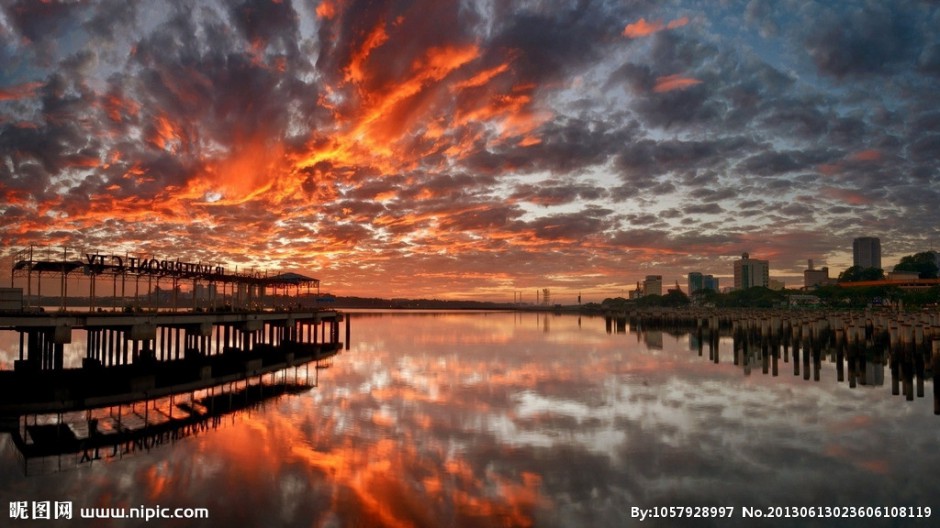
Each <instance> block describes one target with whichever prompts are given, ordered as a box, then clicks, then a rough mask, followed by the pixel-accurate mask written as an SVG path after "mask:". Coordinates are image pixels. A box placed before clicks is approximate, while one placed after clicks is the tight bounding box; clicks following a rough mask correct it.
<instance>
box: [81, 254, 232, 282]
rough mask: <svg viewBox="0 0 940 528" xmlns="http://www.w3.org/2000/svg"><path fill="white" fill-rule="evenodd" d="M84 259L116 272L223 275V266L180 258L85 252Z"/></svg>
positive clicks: (95, 268) (90, 264) (95, 266)
mask: <svg viewBox="0 0 940 528" xmlns="http://www.w3.org/2000/svg"><path fill="white" fill-rule="evenodd" d="M85 259H86V260H87V262H88V265H89V266H90V267H91V268H92V270H103V269H104V268H105V267H108V268H109V269H111V270H113V271H116V272H118V273H124V272H127V273H139V274H152V275H199V276H204V277H210V276H219V275H225V267H223V266H212V265H210V264H202V263H197V262H183V261H181V260H180V259H176V260H170V259H163V260H157V259H155V258H151V259H148V258H139V257H121V256H119V255H99V254H97V253H95V254H92V253H86V254H85Z"/></svg>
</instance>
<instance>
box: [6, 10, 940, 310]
mask: <svg viewBox="0 0 940 528" xmlns="http://www.w3.org/2000/svg"><path fill="white" fill-rule="evenodd" d="M937 27H940V6H938V4H937V3H931V2H916V1H913V0H912V1H899V2H869V3H863V2H855V1H840V2H823V1H800V0H797V1H795V2H791V3H785V4H784V3H774V2H748V1H744V0H742V1H736V0H732V1H729V2H721V3H715V4H709V5H708V6H707V10H706V9H704V7H703V4H701V3H700V2H692V1H689V0H679V1H677V2H670V3H663V2H649V1H646V0H630V1H613V0H608V1H597V2H590V3H566V2H535V3H530V2H462V1H457V0H416V1H413V2H398V1H393V0H377V1H374V2H368V3H361V2H350V1H347V0H321V1H317V0H314V1H311V2H299V1H297V0H283V1H279V2H272V1H269V0H245V1H244V2H238V3H237V4H233V3H230V2H224V1H222V0H204V1H191V2H187V1H186V0H184V1H183V2H181V3H179V2H170V1H165V0H154V1H152V2H120V1H113V0H89V1H87V2H66V1H60V0H52V1H50V2H25V1H24V2H5V3H3V5H2V6H0V64H2V65H3V67H2V68H0V217H2V218H3V222H2V223H0V261H2V262H7V261H8V260H9V258H10V252H11V251H12V250H14V249H19V248H23V247H28V246H29V245H31V244H34V245H39V246H50V247H57V248H61V247H63V246H67V247H69V248H72V249H74V250H75V251H76V252H77V253H78V252H82V251H96V250H98V251H102V252H108V253H120V254H123V253H132V254H136V255H141V256H148V257H149V256H151V255H152V256H155V257H156V258H160V259H162V258H170V257H176V256H180V257H182V258H185V259H187V260H188V261H190V262H210V263H219V264H221V265H225V266H226V267H228V268H230V269H234V267H235V266H238V267H239V268H240V269H250V268H256V269H273V270H283V271H291V272H296V273H300V274H303V275H306V276H311V277H316V278H318V279H320V280H322V284H323V289H324V291H328V292H330V293H334V294H337V295H358V296H381V297H399V298H442V299H455V298H461V299H471V300H496V301H510V300H512V299H513V298H514V297H515V295H516V293H515V292H525V295H526V296H527V297H528V296H531V297H532V298H533V299H534V298H535V294H536V293H535V292H536V291H541V290H543V289H546V288H547V289H550V290H551V299H552V301H553V302H560V303H574V302H575V301H576V298H577V296H578V295H579V294H580V295H581V296H582V299H583V302H592V301H599V300H602V299H603V298H606V297H616V296H618V295H621V294H622V292H626V291H627V290H629V289H632V288H633V287H634V285H635V284H636V283H637V282H641V281H643V280H644V278H645V277H646V276H647V275H662V277H663V284H665V285H667V286H669V285H672V284H673V283H675V282H676V281H679V282H680V283H684V282H685V281H686V277H687V276H688V273H690V272H693V271H698V272H702V273H704V274H711V275H713V276H714V277H716V278H719V279H720V281H721V284H723V285H730V284H731V280H730V278H731V277H733V266H734V261H735V260H737V259H738V258H739V257H740V255H741V254H742V253H744V252H748V253H749V254H750V255H751V257H752V258H754V259H758V260H768V261H770V263H771V270H770V274H771V278H773V279H784V280H786V282H787V285H788V286H790V287H793V286H797V285H800V284H802V280H803V271H804V269H805V263H806V261H807V260H808V259H812V260H814V261H815V262H816V263H817V265H819V266H828V267H829V269H830V270H832V273H833V275H837V274H838V272H839V271H841V270H844V269H846V268H848V267H850V266H851V265H852V263H853V258H854V255H853V251H852V247H851V246H852V240H853V239H855V238H857V237H860V236H871V237H878V238H880V240H881V241H882V263H883V265H884V267H885V268H890V267H891V266H893V265H894V264H895V263H897V261H898V260H899V259H900V258H901V257H902V256H905V255H910V254H913V253H916V252H920V251H926V250H930V249H937V247H936V242H937V241H938V240H940V224H938V223H937V222H936V213H935V211H936V204H937V203H940V110H938V108H940V91H938V90H937V89H936V86H937V84H938V81H940V32H938V30H937V29H936V28H937Z"/></svg>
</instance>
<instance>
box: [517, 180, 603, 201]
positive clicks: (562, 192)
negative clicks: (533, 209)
mask: <svg viewBox="0 0 940 528" xmlns="http://www.w3.org/2000/svg"><path fill="white" fill-rule="evenodd" d="M606 196H607V190H606V189H604V188H602V187H598V186H596V185H592V184H586V183H578V182H562V181H549V182H543V183H540V184H538V185H533V184H522V185H518V186H516V190H515V192H513V194H511V195H510V196H509V197H510V199H514V200H525V201H528V202H532V203H534V204H538V205H561V204H566V203H572V202H578V201H580V202H592V201H596V200H600V199H602V198H604V197H606Z"/></svg>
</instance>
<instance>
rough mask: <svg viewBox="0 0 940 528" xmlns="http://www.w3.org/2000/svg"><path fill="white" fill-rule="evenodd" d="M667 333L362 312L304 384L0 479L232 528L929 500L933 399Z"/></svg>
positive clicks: (555, 321)
mask: <svg viewBox="0 0 940 528" xmlns="http://www.w3.org/2000/svg"><path fill="white" fill-rule="evenodd" d="M546 329H548V330H549V331H548V332H546ZM660 339H661V341H662V348H660V349H656V350H649V349H647V348H646V347H645V346H644V344H643V343H642V342H638V340H637V339H636V338H635V336H633V335H624V334H607V333H606V332H605V331H604V321H603V319H591V318H584V319H578V318H575V317H570V316H565V317H555V316H551V315H537V314H525V315H518V314H487V315H481V314H450V315H436V316H429V315H400V314H396V315H386V316H382V317H375V316H365V315H362V314H356V315H354V319H353V342H352V349H351V350H350V351H349V352H346V353H344V354H342V355H341V356H339V357H337V358H336V359H335V360H334V362H333V367H332V368H331V369H328V370H326V371H323V372H322V373H321V375H320V386H319V387H318V388H317V389H314V390H313V391H311V392H310V393H307V394H304V395H302V396H298V397H289V398H282V399H280V400H278V401H277V402H276V403H270V404H267V405H266V406H265V407H264V408H262V409H260V410H255V411H252V412H250V413H243V414H239V415H237V416H234V417H229V418H226V419H225V420H226V421H227V423H226V424H225V426H224V427H222V428H220V429H219V430H216V431H212V432H209V433H207V434H202V435H199V436H196V437H193V438H188V439H186V440H184V441H181V442H177V443H175V444H173V445H172V446H171V447H168V448H161V449H157V450H154V451H151V452H149V453H145V454H140V455H137V456H134V457H129V458H126V459H124V460H121V461H119V462H112V463H107V464H98V465H95V466H93V467H91V468H86V469H80V470H77V471H69V472H64V473H59V474H56V475H53V476H48V477H29V478H25V479H23V478H21V477H19V476H15V475H13V473H15V470H14V471H4V472H3V475H4V476H3V477H0V484H2V487H0V490H3V498H6V496H7V495H8V494H10V492H11V491H13V490H16V494H17V495H16V496H21V497H22V496H38V495H40V494H42V493H48V492H49V490H56V493H58V494H59V495H58V498H66V497H67V498H69V499H72V500H74V501H75V503H76V506H90V505H95V504H125V505H128V506H135V505H140V504H144V505H152V504H156V503H159V504H161V505H171V504H172V505H184V506H205V507H208V508H209V509H210V512H211V514H212V519H211V520H212V522H213V524H216V523H226V522H231V523H236V522H237V523H239V524H242V525H245V526H272V525H273V526H277V525H283V526H334V525H338V526H357V525H382V526H439V525H459V526H507V525H508V526H526V525H537V526H619V525H622V524H623V522H624V520H625V519H626V518H627V517H629V515H630V507H632V506H642V507H651V506H656V505H665V506H677V505H709V506H718V505H732V506H785V505H823V506H827V505H855V506H867V505H889V506H934V507H936V506H938V504H937V503H936V499H934V498H933V497H934V494H933V492H932V490H933V489H935V488H936V485H937V484H938V483H940V482H938V478H937V477H936V476H935V474H933V473H932V472H929V471H925V470H924V468H928V467H933V466H935V465H936V464H937V463H940V455H938V453H937V451H936V448H935V447H936V445H937V442H938V440H940V433H938V431H940V430H938V427H937V426H938V425H940V424H938V423H935V420H934V417H933V416H932V414H931V413H930V408H929V405H930V402H929V401H927V400H925V399H919V400H917V401H915V402H913V403H907V402H904V401H902V399H900V398H898V397H894V398H892V397H890V393H889V389H888V388H887V387H884V386H879V387H859V388H857V389H854V390H850V389H849V388H848V386H847V385H846V384H836V383H835V377H836V376H835V368H834V366H832V365H831V364H828V363H823V369H822V372H821V381H820V382H813V381H805V380H803V379H802V377H801V376H799V377H797V376H793V375H792V372H791V370H790V369H789V366H788V364H784V363H783V362H782V360H781V367H780V371H781V375H780V376H778V377H771V376H769V375H763V374H761V373H760V369H759V368H758V369H755V370H754V371H752V373H751V375H750V376H745V375H743V374H742V369H741V367H736V366H733V365H732V364H731V358H730V353H729V352H727V348H726V349H724V351H723V357H722V360H721V362H720V363H719V364H714V363H712V362H710V361H708V360H707V357H706V358H702V357H699V356H698V355H697V354H696V353H695V352H690V351H689V346H688V338H685V337H680V338H677V337H673V336H669V335H665V336H662V337H660V338H657V342H658V340H660ZM723 346H727V343H724V342H723ZM791 361H792V359H791ZM928 392H929V391H928ZM9 450H10V448H9V447H6V448H5V449H4V451H9ZM9 458H10V457H8V456H4V457H3V459H4V460H7V459H9ZM90 484H91V485H90ZM742 522H743V521H742ZM647 524H649V523H648V522H647ZM179 525H180V526H189V524H186V523H180V524H179Z"/></svg>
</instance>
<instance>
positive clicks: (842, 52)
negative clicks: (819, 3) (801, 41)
mask: <svg viewBox="0 0 940 528" xmlns="http://www.w3.org/2000/svg"><path fill="white" fill-rule="evenodd" d="M912 5H914V6H916V3H914V2H898V3H889V4H883V3H879V2H867V3H865V5H864V6H863V7H862V8H857V9H852V8H849V9H845V10H839V11H837V10H836V9H825V8H824V9H823V11H822V13H821V14H820V16H819V18H818V19H817V20H816V21H815V23H814V24H812V25H811V26H810V27H809V28H808V34H807V36H806V38H805V43H806V47H807V50H808V52H809V55H810V56H811V57H812V59H813V61H814V62H815V63H816V66H817V67H818V68H819V70H820V71H821V72H823V73H825V74H828V75H832V76H835V77H837V78H844V77H849V76H861V75H868V74H876V75H883V74H888V73H892V72H895V71H896V70H897V69H899V68H901V67H903V66H904V65H907V64H910V63H911V62H912V61H914V60H915V58H916V57H917V52H918V47H919V46H920V44H921V38H922V37H921V34H920V31H919V29H918V27H917V25H916V22H915V17H916V16H917V15H916V13H915V12H914V10H912V9H908V8H909V7H910V6H912Z"/></svg>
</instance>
